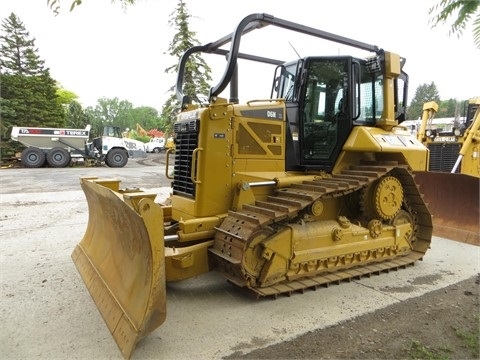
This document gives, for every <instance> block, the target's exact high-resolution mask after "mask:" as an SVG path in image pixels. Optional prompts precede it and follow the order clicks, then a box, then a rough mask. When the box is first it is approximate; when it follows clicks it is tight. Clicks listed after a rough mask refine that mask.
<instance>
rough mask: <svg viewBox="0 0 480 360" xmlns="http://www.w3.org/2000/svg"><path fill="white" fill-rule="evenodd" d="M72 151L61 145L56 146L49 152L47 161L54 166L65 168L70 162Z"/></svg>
mask: <svg viewBox="0 0 480 360" xmlns="http://www.w3.org/2000/svg"><path fill="white" fill-rule="evenodd" d="M71 159H72V158H71V156H70V153H69V152H68V151H67V150H65V149H63V148H60V147H55V148H53V149H51V150H50V151H49V152H48V153H47V163H48V164H49V165H50V166H51V167H54V168H63V167H65V166H68V164H70V160H71Z"/></svg>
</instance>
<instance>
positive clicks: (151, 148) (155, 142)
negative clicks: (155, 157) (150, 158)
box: [145, 137, 165, 153]
mask: <svg viewBox="0 0 480 360" xmlns="http://www.w3.org/2000/svg"><path fill="white" fill-rule="evenodd" d="M145 150H146V151H147V153H159V152H160V151H164V150H165V138H163V137H162V138H151V139H150V141H149V142H148V143H146V144H145Z"/></svg>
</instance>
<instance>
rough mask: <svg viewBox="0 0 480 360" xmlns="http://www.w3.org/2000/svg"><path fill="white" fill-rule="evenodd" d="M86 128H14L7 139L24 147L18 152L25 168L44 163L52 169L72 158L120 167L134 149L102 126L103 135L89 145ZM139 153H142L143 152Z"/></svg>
mask: <svg viewBox="0 0 480 360" xmlns="http://www.w3.org/2000/svg"><path fill="white" fill-rule="evenodd" d="M90 129H91V126H90V125H87V127H86V128H85V129H59V128H36V127H17V126H14V127H13V128H12V133H11V138H12V140H15V141H18V142H20V143H22V144H23V145H25V146H26V147H27V148H26V149H25V150H23V152H22V155H21V162H22V164H23V165H24V166H25V167H28V168H39V167H42V166H43V165H44V164H45V162H46V163H47V164H48V165H49V166H51V167H55V168H61V167H66V166H68V165H69V164H70V162H71V161H72V158H78V159H82V158H83V159H85V160H93V161H94V162H95V163H105V164H106V165H108V166H110V167H124V166H125V165H126V164H127V162H128V158H129V156H132V155H133V151H135V149H133V150H132V144H130V143H126V142H125V141H124V139H123V138H122V133H121V131H120V128H119V127H116V126H105V127H104V128H103V135H102V136H100V137H97V138H94V139H93V141H91V142H89V137H90ZM134 145H135V144H134ZM139 151H140V152H144V149H139ZM137 156H138V154H137Z"/></svg>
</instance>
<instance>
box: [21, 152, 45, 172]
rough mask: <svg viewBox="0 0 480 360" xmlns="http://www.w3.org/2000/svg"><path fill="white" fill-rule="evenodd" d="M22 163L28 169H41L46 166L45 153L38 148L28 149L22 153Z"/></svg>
mask: <svg viewBox="0 0 480 360" xmlns="http://www.w3.org/2000/svg"><path fill="white" fill-rule="evenodd" d="M21 161H22V164H23V166H25V167H27V168H39V167H42V166H43V164H45V153H44V152H43V151H42V150H41V149H39V148H36V147H28V148H26V149H25V150H23V151H22V155H21Z"/></svg>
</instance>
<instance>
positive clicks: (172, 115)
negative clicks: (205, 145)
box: [162, 0, 212, 133]
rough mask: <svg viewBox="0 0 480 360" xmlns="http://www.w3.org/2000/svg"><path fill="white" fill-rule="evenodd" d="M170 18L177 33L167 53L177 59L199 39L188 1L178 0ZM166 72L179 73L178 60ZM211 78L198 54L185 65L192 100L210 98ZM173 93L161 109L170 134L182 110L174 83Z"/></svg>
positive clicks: (187, 91)
mask: <svg viewBox="0 0 480 360" xmlns="http://www.w3.org/2000/svg"><path fill="white" fill-rule="evenodd" d="M171 16H172V18H171V19H170V21H169V24H170V26H171V27H173V28H175V29H176V30H177V33H176V34H175V35H174V37H173V39H172V41H171V42H170V46H169V48H168V53H169V54H170V55H171V56H174V57H175V58H177V59H180V57H181V56H182V55H183V53H184V52H185V51H186V50H188V49H189V48H191V47H192V46H195V45H199V44H200V43H199V41H198V40H197V39H196V38H195V36H196V33H195V32H193V31H191V30H190V29H189V19H190V18H191V15H190V14H189V12H188V9H187V7H186V4H185V3H184V1H183V0H179V2H178V4H177V7H176V8H175V10H174V12H172V14H171ZM165 72H166V73H177V72H178V62H177V64H175V65H172V66H170V67H168V68H167V69H165ZM211 80H212V77H211V69H210V67H209V66H208V65H207V63H206V62H205V60H204V59H203V58H202V57H201V56H200V55H199V54H198V53H197V54H193V55H191V56H190V58H189V60H188V62H187V64H186V66H185V74H184V79H183V93H184V95H186V96H189V97H190V98H191V99H192V103H194V104H201V103H202V101H201V98H202V97H207V96H208V92H209V90H210V86H209V83H208V82H209V81H211ZM170 90H171V91H172V95H171V96H170V97H169V98H168V100H167V101H166V102H165V104H164V106H163V108H162V118H163V119H164V121H165V131H166V133H171V132H172V128H173V123H174V122H175V119H176V116H177V114H178V113H179V111H180V103H179V102H178V100H177V97H176V93H175V86H173V87H172V88H171V89H170Z"/></svg>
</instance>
